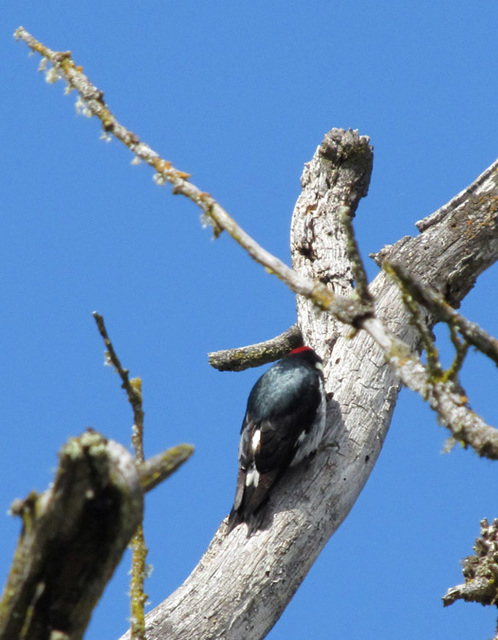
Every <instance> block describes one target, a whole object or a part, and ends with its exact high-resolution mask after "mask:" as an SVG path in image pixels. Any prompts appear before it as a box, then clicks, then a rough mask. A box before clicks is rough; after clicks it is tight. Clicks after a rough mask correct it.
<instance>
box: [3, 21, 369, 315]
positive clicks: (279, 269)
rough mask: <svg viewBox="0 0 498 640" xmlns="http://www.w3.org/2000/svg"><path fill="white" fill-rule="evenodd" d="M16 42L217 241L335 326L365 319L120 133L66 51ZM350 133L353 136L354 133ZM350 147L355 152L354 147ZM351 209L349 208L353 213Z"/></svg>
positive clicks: (23, 36)
mask: <svg viewBox="0 0 498 640" xmlns="http://www.w3.org/2000/svg"><path fill="white" fill-rule="evenodd" d="M15 37H16V38H17V39H20V40H23V41H24V42H25V43H26V44H27V45H28V46H29V47H30V48H31V49H32V50H33V51H37V52H38V53H40V54H41V55H42V56H44V57H45V58H46V59H47V60H49V61H50V62H51V63H52V65H53V69H54V70H55V72H56V74H58V75H59V76H60V77H63V78H64V79H65V80H66V81H67V83H68V85H69V87H70V88H71V89H76V90H77V91H78V93H79V94H80V99H81V101H82V103H83V105H84V108H85V109H86V110H87V112H88V113H89V114H91V115H94V116H96V117H97V118H99V119H100V121H101V122H102V126H103V128H104V131H105V132H106V134H108V135H113V136H114V137H115V138H117V139H118V140H119V141H120V142H122V143H123V144H125V145H126V146H127V147H128V148H129V149H130V151H132V153H134V154H135V155H136V157H137V158H140V159H141V160H143V161H144V162H146V163H147V164H148V165H150V166H151V167H153V168H154V169H155V171H156V182H158V183H160V184H164V183H165V182H169V183H170V184H172V185H173V193H175V194H181V195H184V196H185V197H187V198H189V200H191V201H192V202H194V204H196V205H197V206H199V207H200V208H201V209H202V211H203V213H204V219H205V220H206V221H208V222H209V223H210V224H211V225H212V226H213V230H214V233H215V235H216V236H217V235H219V234H220V233H221V231H226V232H227V233H228V234H229V235H230V237H231V238H232V239H233V240H235V242H237V244H239V245H240V246H241V247H242V248H243V249H245V251H247V253H248V254H249V255H250V256H251V257H252V258H253V259H254V260H255V261H256V262H258V263H259V264H260V265H262V266H263V267H265V269H266V270H267V271H268V272H269V273H272V274H274V275H276V276H277V277H278V278H280V279H281V280H283V281H284V282H285V283H286V284H287V285H288V286H289V288H290V289H292V291H294V292H295V293H297V294H300V295H302V296H305V297H306V298H310V299H312V300H313V303H314V304H315V305H316V306H317V307H319V308H320V309H324V310H327V311H328V312H329V313H332V314H333V315H334V316H335V317H337V319H339V320H340V321H342V322H346V323H347V324H352V323H354V322H355V321H356V319H357V318H358V317H363V316H365V313H366V311H365V309H364V308H363V306H362V305H361V304H359V303H358V302H357V301H354V300H350V299H347V298H342V297H340V296H335V295H334V294H333V293H332V291H331V290H330V289H328V288H327V287H326V286H325V285H323V284H322V283H321V282H319V281H313V280H310V279H309V278H305V277H302V276H300V275H299V274H298V273H297V272H296V271H293V270H292V269H291V268H290V267H289V266H287V265H286V264H285V263H284V262H282V261H281V260H279V259H278V258H276V257H275V256H273V255H272V254H271V253H269V252H268V251H266V249H263V247H261V246H260V245H259V244H258V243H257V242H256V241H255V240H253V238H251V236H249V235H248V234H247V233H246V232H245V231H244V230H243V229H242V228H241V227H240V226H239V225H238V224H237V223H236V222H235V220H233V218H232V217H231V216H230V215H229V214H228V213H227V212H226V211H225V209H223V207H221V205H219V204H218V202H216V200H215V199H214V198H213V197H212V196H210V195H209V194H208V193H206V192H204V191H201V190H200V189H199V188H198V187H196V186H195V185H193V184H192V183H191V182H189V181H188V180H187V178H188V177H190V176H189V174H187V173H185V172H183V171H179V170H177V169H175V168H174V167H173V166H172V164H171V162H169V161H168V160H164V159H162V158H161V157H160V156H159V154H158V153H157V152H155V151H153V150H152V149H151V147H149V146H148V145H147V144H145V143H144V142H142V141H141V140H140V139H139V138H138V136H137V135H136V134H134V133H132V132H131V131H129V130H127V129H126V128H125V127H123V125H121V124H120V123H119V122H118V120H117V119H116V118H115V116H114V115H113V114H112V113H111V111H110V110H109V108H108V106H107V105H106V104H105V102H104V98H103V95H104V94H103V93H102V91H100V90H99V89H97V88H96V87H95V86H94V85H93V84H92V83H91V82H90V80H89V78H88V77H87V76H86V75H85V74H84V73H82V71H81V67H78V66H77V65H76V64H75V63H74V61H73V59H72V57H71V53H70V52H69V51H66V52H54V51H52V50H51V49H49V48H48V47H46V46H45V45H43V44H42V43H41V42H39V41H38V40H36V39H35V38H34V37H33V36H32V35H31V34H29V33H28V32H27V31H26V30H25V29H24V28H23V27H19V28H18V29H17V30H16V32H15ZM352 133H353V134H354V132H352ZM326 142H327V138H326V139H325V141H324V144H323V152H322V155H323V158H326V157H327V153H330V150H331V147H330V145H328V144H326ZM350 146H351V147H352V148H354V145H350ZM347 152H348V148H347V146H345V147H344V149H342V150H341V153H342V154H343V155H344V154H345V153H347ZM341 159H342V158H341ZM370 171H371V163H370V166H369V168H368V178H369V176H370ZM361 195H362V194H361V193H360V194H359V196H358V197H357V196H356V195H355V196H354V200H355V202H356V203H357V201H358V199H359V198H360V197H361ZM350 206H351V205H350ZM354 208H355V207H352V210H353V211H354Z"/></svg>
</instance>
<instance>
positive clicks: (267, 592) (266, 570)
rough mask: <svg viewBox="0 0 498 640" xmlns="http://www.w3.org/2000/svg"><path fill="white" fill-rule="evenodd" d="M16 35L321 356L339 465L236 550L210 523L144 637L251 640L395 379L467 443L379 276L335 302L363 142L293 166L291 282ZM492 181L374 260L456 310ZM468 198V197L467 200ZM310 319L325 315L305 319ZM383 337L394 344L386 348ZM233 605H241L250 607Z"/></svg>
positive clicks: (300, 560) (353, 491)
mask: <svg viewBox="0 0 498 640" xmlns="http://www.w3.org/2000/svg"><path fill="white" fill-rule="evenodd" d="M17 35H18V37H20V38H22V39H23V40H25V41H26V42H27V43H28V44H29V46H31V47H32V48H33V49H35V50H37V51H39V52H40V53H42V55H45V56H46V57H47V58H48V59H50V60H51V61H52V64H53V65H54V69H55V71H56V73H58V74H61V75H63V76H64V77H65V78H66V79H67V81H68V82H69V84H70V86H71V87H73V88H76V89H78V91H79V92H80V96H81V100H82V102H83V103H84V106H85V108H86V109H88V111H89V112H90V113H93V114H94V115H97V117H99V118H100V119H101V121H102V123H103V127H104V130H105V131H106V133H109V134H113V135H115V136H116V137H117V138H118V139H120V140H121V141H122V142H124V143H125V144H127V146H128V147H129V148H130V149H131V150H132V151H133V152H134V153H135V154H136V155H137V156H138V157H140V158H141V159H143V160H144V161H145V162H147V163H148V164H149V165H151V166H153V167H154V169H155V170H156V172H157V173H156V181H157V182H159V183H164V182H166V181H167V182H170V183H171V184H172V185H173V192H174V193H181V194H183V195H185V196H186V197H189V198H190V199H191V200H192V201H193V202H195V203H196V204H197V205H198V206H199V207H201V209H202V210H203V212H204V214H205V216H206V219H207V220H208V221H209V222H210V223H211V224H212V225H213V229H214V233H215V235H218V234H219V233H220V232H221V231H222V230H226V231H227V232H228V233H229V234H230V235H231V237H232V238H234V239H235V240H236V241H237V242H238V243H239V245H240V246H242V247H243V248H244V249H245V250H246V251H247V252H248V253H249V254H250V255H251V256H252V257H253V258H254V259H255V260H256V261H257V262H259V263H260V264H261V265H263V266H264V267H265V268H266V269H267V270H269V271H270V272H272V273H274V274H275V275H277V276H278V277H279V278H280V279H282V280H283V281H285V282H286V283H287V285H288V286H289V287H290V288H291V289H292V290H293V291H294V292H296V293H297V294H298V316H299V326H300V328H301V331H302V335H303V338H304V342H305V343H306V344H310V346H312V347H314V348H317V350H318V351H319V352H320V354H321V355H322V356H323V357H324V360H325V369H326V378H327V391H328V393H329V397H330V398H331V400H330V401H329V405H328V427H329V430H328V434H327V441H328V442H329V443H331V442H334V443H335V444H336V445H337V446H338V449H339V451H340V455H337V453H336V452H337V447H336V448H335V450H334V453H331V452H330V450H328V451H325V450H324V451H323V452H322V453H321V454H320V455H318V456H317V457H316V458H315V459H314V460H313V462H312V463H311V464H310V466H309V468H308V469H300V470H299V473H292V472H290V473H289V474H288V477H287V482H286V483H284V484H283V485H281V486H280V487H279V489H278V491H276V493H275V495H274V500H273V501H272V504H271V513H270V514H269V518H270V519H271V520H272V526H271V527H269V528H268V529H264V530H262V531H258V532H257V533H256V534H255V535H254V536H253V537H251V538H250V539H249V540H247V539H246V537H245V535H244V531H243V529H244V527H239V528H238V529H237V530H234V531H233V532H232V534H231V535H230V536H228V537H224V530H225V529H224V527H225V525H222V527H221V528H220V529H219V531H218V533H217V534H216V536H215V538H214V540H213V542H212V543H211V546H210V548H209V549H208V551H207V553H206V555H205V557H204V558H203V560H201V562H200V564H199V565H198V567H197V568H196V569H195V570H194V572H193V573H192V575H191V576H190V578H189V579H188V580H187V581H186V582H185V583H184V585H182V587H180V589H178V590H177V592H175V593H174V594H173V595H172V596H171V597H170V598H169V599H168V600H167V601H166V602H165V603H163V605H160V607H158V608H157V609H156V610H154V612H152V613H151V614H150V617H149V619H148V620H149V629H150V631H149V637H150V638H151V639H155V638H162V637H175V638H176V639H177V640H181V639H182V638H189V639H190V638H201V637H207V636H209V637H211V638H213V639H214V638H240V637H244V638H261V637H263V636H264V635H265V633H266V632H267V631H268V630H269V628H271V626H272V625H273V624H274V622H275V620H276V619H277V618H278V616H279V615H280V613H281V611H282V610H283V608H285V605H286V604H287V602H288V601H289V599H290V598H291V597H292V595H293V593H294V591H295V589H296V588H297V587H298V585H299V584H300V582H301V580H302V579H303V577H304V576H305V575H306V573H307V571H308V570H309V568H310V566H311V564H312V563H313V561H314V559H315V558H316V556H317V554H318V553H319V551H320V550H321V548H322V547H323V545H324V544H325V543H326V541H327V540H328V539H329V537H330V535H332V533H333V532H334V531H335V530H336V529H337V527H338V526H339V525H340V523H341V522H342V521H343V519H344V518H345V517H346V515H347V513H348V512H349V510H350V508H351V506H352V505H353V504H354V502H355V500H356V498H357V496H358V495H359V493H360V491H361V489H362V487H363V485H364V483H365V482H366V479H367V478H368V476H369V473H370V471H371V469H372V468H373V466H374V464H375V461H376V459H377V456H378V454H379V452H380V449H381V446H382V442H383V440H384V437H385V435H386V433H387V429H388V426H389V422H390V416H391V413H392V410H393V408H394V404H395V402H396V396H397V390H398V388H399V378H398V375H400V376H401V377H402V379H403V380H407V381H408V382H410V381H411V382H410V384H411V385H412V388H418V389H419V390H420V391H421V392H422V393H425V394H426V395H427V397H428V399H429V401H430V402H431V406H434V407H437V410H438V411H439V413H440V415H445V412H446V414H447V415H448V416H451V418H452V421H453V422H455V421H456V422H457V423H460V424H458V428H459V429H460V432H459V433H460V435H461V436H462V437H463V436H465V437H469V438H470V436H468V434H467V432H470V428H474V427H475V426H476V425H475V424H472V425H470V424H468V417H469V416H468V411H467V408H466V407H464V408H465V412H462V413H461V414H459V413H458V410H459V403H460V406H463V405H464V404H465V400H463V399H462V398H461V397H460V396H458V394H457V393H454V390H453V389H452V388H451V387H448V386H444V385H445V383H439V382H438V383H435V384H433V385H432V387H431V388H428V386H427V384H428V383H427V377H426V372H425V370H424V368H423V366H422V364H421V362H420V360H417V359H416V358H414V357H412V356H413V349H415V348H418V347H419V346H420V335H419V334H418V332H417V331H416V328H415V327H413V326H412V325H411V324H410V317H409V314H408V313H407V311H406V309H405V308H404V306H403V305H402V302H401V301H400V299H399V295H398V294H397V292H396V290H395V288H394V286H391V285H390V283H389V282H388V281H387V280H386V277H385V276H384V275H383V274H381V275H380V276H378V277H377V278H376V280H375V281H374V282H373V283H372V286H371V287H370V291H371V293H372V295H373V296H374V297H375V299H376V316H375V317H374V316H373V315H372V309H371V305H366V304H364V303H363V302H362V301H361V300H358V299H357V298H356V299H355V298H352V297H349V296H350V294H351V292H352V285H353V280H354V279H355V275H354V269H355V266H354V265H352V264H351V260H350V258H349V255H348V251H349V253H350V252H351V248H349V250H348V245H347V233H346V232H345V229H344V225H341V224H340V219H339V218H340V216H338V212H339V210H340V208H341V207H344V206H346V207H350V209H351V211H352V212H354V211H355V209H356V206H357V204H358V201H359V200H360V198H361V197H362V196H363V195H365V194H366V191H367V189H368V183H369V179H370V173H371V167H372V149H371V147H370V146H369V144H368V139H367V138H365V137H360V136H359V135H358V134H357V132H351V131H349V132H345V131H341V130H333V131H331V132H330V133H329V134H327V135H326V136H325V139H324V142H323V143H322V145H321V147H320V148H319V149H318V151H317V153H316V154H315V156H314V158H313V160H312V161H311V162H310V163H309V164H308V165H307V167H306V168H305V172H304V174H303V178H302V184H303V193H302V194H301V196H300V198H299V200H298V203H297V204H296V209H295V213H294V216H293V221H292V253H293V265H294V267H295V270H294V271H293V270H292V269H290V268H289V267H288V266H287V265H285V264H284V263H283V262H281V261H280V260H278V259H277V258H275V257H274V256H272V255H271V254H269V253H268V252H267V251H265V250H264V249H263V248H262V247H261V246H260V245H258V244H257V243H256V242H255V241H254V240H253V239H252V238H250V236H248V235H247V234H246V233H245V232H244V231H243V230H242V229H241V228H240V227H239V226H238V225H237V224H236V223H235V222H234V220H233V219H232V218H231V217H230V216H229V215H228V214H227V213H226V211H224V209H222V208H221V207H220V206H219V205H218V203H217V202H216V201H215V200H214V199H213V198H212V197H211V196H209V195H208V194H206V193H204V192H202V191H200V190H199V189H198V188H197V187H195V186H194V185H192V184H191V183H190V182H189V181H188V179H187V178H188V175H187V174H184V173H183V172H179V171H177V170H176V169H174V168H173V167H172V166H171V163H169V162H167V161H165V160H163V159H161V158H160V157H159V156H158V154H156V153H155V152H154V151H152V149H150V147H148V146H147V145H145V144H144V143H142V142H141V141H140V140H139V139H138V137H137V136H135V135H134V134H132V133H131V132H128V131H127V130H126V129H124V128H123V127H122V126H121V125H120V124H119V123H118V122H117V121H116V119H115V118H114V116H113V115H112V114H111V113H110V111H109V110H108V108H107V106H106V105H105V103H104V102H103V98H102V94H101V92H99V91H98V90H97V89H95V87H93V86H92V85H91V84H90V83H89V81H88V79H87V78H86V76H84V75H83V74H82V73H81V72H80V70H79V69H78V68H77V67H76V66H75V64H74V62H73V61H72V59H71V57H70V54H68V53H61V54H57V53H54V52H50V51H48V50H45V49H44V47H43V45H40V43H37V42H36V41H34V39H32V37H31V36H29V34H27V33H26V32H25V31H24V30H18V32H17ZM496 182H497V180H496V172H495V171H490V170H488V171H487V172H485V174H483V176H481V177H480V178H478V179H477V180H476V182H475V184H474V185H473V186H472V188H471V189H469V190H467V191H466V193H468V194H470V196H469V197H465V196H464V197H462V198H461V199H459V200H458V202H455V206H449V205H447V206H446V207H445V208H443V209H444V211H441V213H440V214H438V215H437V216H436V217H433V218H432V220H431V222H430V224H429V223H428V225H427V227H426V228H425V231H424V233H423V234H421V236H419V237H418V238H415V239H414V238H405V239H403V240H402V241H400V242H399V243H396V245H394V246H393V247H389V248H386V249H385V250H384V251H383V252H381V253H380V254H379V256H378V257H379V259H380V260H382V259H384V258H386V259H388V260H390V261H391V262H396V263H399V264H402V265H405V266H409V267H410V270H411V271H412V272H413V273H414V274H415V276H417V277H421V276H422V275H424V277H425V280H426V281H427V282H428V284H429V285H430V286H435V284H436V283H437V282H444V283H445V296H446V299H447V300H448V302H450V303H457V302H459V301H460V300H461V299H462V298H463V297H464V296H465V294H466V293H467V291H468V290H469V289H470V288H471V287H472V285H473V283H474V281H475V279H476V277H477V276H478V275H479V273H481V272H482V271H483V270H484V269H485V268H487V267H488V266H489V265H490V264H492V263H493V262H494V261H495V260H496V259H497V257H498V234H497V229H498V224H497V216H498V212H497V209H496V206H495V199H496V192H497V184H496ZM476 193H479V198H474V197H473V196H474V195H475V194H476ZM356 279H358V274H357V273H356ZM359 279H360V289H361V288H363V289H364V290H365V289H366V282H365V283H363V282H362V281H361V274H360V277H359ZM357 285H358V282H357ZM317 308H318V309H320V310H323V311H327V312H328V313H327V314H324V313H317ZM329 314H332V315H333V316H334V318H335V320H339V321H340V322H344V323H347V324H349V325H351V326H354V327H357V328H363V329H365V332H359V333H358V334H357V335H356V337H355V338H354V339H353V340H351V338H350V335H349V333H350V331H349V330H347V332H346V331H344V328H343V327H341V326H340V325H338V324H337V323H336V322H335V320H333V319H332V318H330V315H329ZM391 331H392V332H396V338H395V337H394V334H393V333H391ZM346 333H347V335H346ZM367 334H368V335H367ZM371 338H373V339H374V341H372V339H371ZM379 347H380V348H379ZM385 354H387V355H388V359H389V362H390V364H391V365H395V366H396V367H397V371H396V372H395V371H394V370H393V368H392V367H389V366H386V364H385ZM332 367H333V375H331V369H332ZM441 385H442V386H441ZM443 405H444V406H443ZM477 427H478V429H477V431H479V429H480V431H479V433H478V434H477V436H476V437H475V438H474V441H475V442H477V450H478V451H480V452H481V453H482V454H484V453H487V452H488V449H489V448H491V449H493V450H494V444H495V443H494V442H493V438H491V437H488V436H489V435H490V434H489V433H488V430H489V427H487V425H477ZM457 437H459V436H457ZM460 439H461V438H460ZM479 440H480V441H481V443H480V444H479ZM490 443H491V445H490ZM282 540H285V545H282ZM227 593H230V598H227V597H226V596H227ZM247 594H251V598H250V600H248V599H247ZM201 610H202V615H199V611H201Z"/></svg>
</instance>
